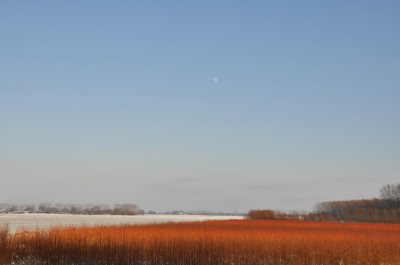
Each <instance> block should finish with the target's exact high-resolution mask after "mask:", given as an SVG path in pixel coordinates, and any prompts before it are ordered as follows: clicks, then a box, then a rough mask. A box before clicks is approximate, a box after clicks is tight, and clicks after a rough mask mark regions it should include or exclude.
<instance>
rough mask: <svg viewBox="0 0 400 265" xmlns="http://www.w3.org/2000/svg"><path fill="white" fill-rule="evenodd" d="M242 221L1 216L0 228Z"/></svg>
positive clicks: (176, 217) (193, 217)
mask: <svg viewBox="0 0 400 265" xmlns="http://www.w3.org/2000/svg"><path fill="white" fill-rule="evenodd" d="M230 219H243V216H215V215H212V216H208V215H161V214H145V215H134V216H128V215H72V214H1V215H0V227H1V226H2V225H4V224H8V225H9V229H10V232H11V233H14V232H16V231H20V230H35V229H47V228H50V227H55V226H71V225H73V226H80V225H89V226H94V225H119V224H149V223H165V222H191V221H203V220H230Z"/></svg>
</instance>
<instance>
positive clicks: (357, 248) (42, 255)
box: [0, 220, 400, 265]
mask: <svg viewBox="0 0 400 265" xmlns="http://www.w3.org/2000/svg"><path fill="white" fill-rule="evenodd" d="M6 245H7V246H8V247H6V248H4V249H3V247H2V249H1V250H0V251H3V252H4V251H5V252H4V253H6V254H7V255H8V256H7V257H8V260H2V263H1V264H11V262H14V263H18V262H20V261H21V260H24V259H25V260H27V259H30V261H29V264H31V263H32V264H138V265H139V264H140V265H143V264H146V265H147V264H154V265H156V264H163V265H164V264H170V265H175V264H182V265H192V264H193V265H203V264H216V265H219V264H230V265H231V264H235V265H236V264H252V265H253V264H273V265H280V264H285V265H286V264H291V265H292V264H295V265H297V264H298V265H307V264H376V265H378V264H379V265H381V264H399V263H400V225H389V224H366V223H335V222H295V221H275V220H274V221H265V220H230V221H204V222H190V223H166V224H149V225H122V226H98V227H94V228H93V227H87V226H83V227H68V228H52V229H50V230H49V231H35V232H21V233H16V234H14V235H12V236H8V237H7V240H6ZM2 246H3V245H2ZM10 258H11V259H10Z"/></svg>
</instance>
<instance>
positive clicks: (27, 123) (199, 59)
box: [0, 1, 400, 212]
mask: <svg viewBox="0 0 400 265" xmlns="http://www.w3.org/2000/svg"><path fill="white" fill-rule="evenodd" d="M399 14H400V2H399V1H302V2H299V1H253V2H251V3H249V2H245V1H197V2H193V1H189V2H188V1H117V2H115V1H25V2H20V1H2V2H1V3H0V202H12V203H29V202H33V203H40V202H45V201H48V202H52V203H57V202H61V203H70V202H71V203H110V204H111V203H136V204H138V205H139V206H140V207H142V208H143V209H144V210H146V211H148V210H155V211H169V210H178V209H182V210H212V211H226V212H233V211H235V210H237V211H238V212H245V211H248V210H250V209H255V208H264V209H265V208H268V209H282V210H291V209H297V210H303V209H304V210H310V209H311V208H312V206H313V205H314V203H316V202H319V201H325V200H344V199H357V198H370V197H377V196H378V195H379V188H380V187H381V186H382V185H384V184H387V183H396V182H400V179H399V177H400V49H399V47H400V16H399ZM215 78H216V79H215Z"/></svg>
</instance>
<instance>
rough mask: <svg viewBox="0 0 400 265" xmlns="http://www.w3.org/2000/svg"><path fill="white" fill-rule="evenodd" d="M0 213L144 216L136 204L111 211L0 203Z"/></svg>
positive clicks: (78, 206) (101, 206) (99, 206)
mask: <svg viewBox="0 0 400 265" xmlns="http://www.w3.org/2000/svg"><path fill="white" fill-rule="evenodd" d="M0 211H2V212H7V213H12V212H31V213H36V212H42V213H70V214H97V215H98V214H112V215H136V214H144V211H143V210H142V209H140V207H139V206H137V205H136V204H129V203H125V204H114V208H113V209H111V208H110V206H109V205H108V204H83V205H81V204H72V203H69V204H61V203H56V204H54V205H53V204H51V203H48V202H45V203H40V204H39V205H38V208H36V205H35V204H20V205H18V204H8V203H0Z"/></svg>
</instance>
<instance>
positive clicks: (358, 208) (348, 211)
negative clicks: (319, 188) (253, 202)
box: [246, 184, 400, 223]
mask: <svg viewBox="0 0 400 265" xmlns="http://www.w3.org/2000/svg"><path fill="white" fill-rule="evenodd" d="M379 191H380V198H373V199H362V200H348V201H327V202H319V203H317V204H315V206H314V210H313V211H311V212H304V211H303V212H299V211H291V212H288V213H286V212H284V211H272V210H251V211H249V212H248V214H247V216H246V218H248V219H265V220H303V221H337V222H368V223H400V184H387V185H384V186H383V187H382V188H381V189H380V190H379Z"/></svg>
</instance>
